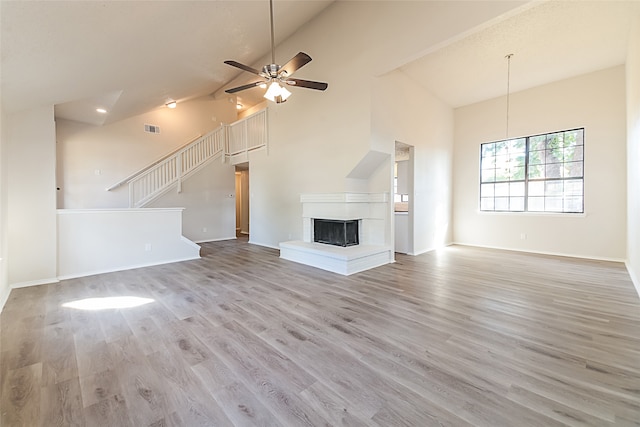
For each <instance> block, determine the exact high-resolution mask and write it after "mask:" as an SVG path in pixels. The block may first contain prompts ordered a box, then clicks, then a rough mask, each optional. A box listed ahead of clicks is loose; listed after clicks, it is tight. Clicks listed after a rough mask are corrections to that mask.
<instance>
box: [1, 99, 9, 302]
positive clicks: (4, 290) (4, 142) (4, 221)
mask: <svg viewBox="0 0 640 427" xmlns="http://www.w3.org/2000/svg"><path fill="white" fill-rule="evenodd" d="M6 130H7V126H6V118H5V115H4V111H3V109H2V104H1V103H0V311H2V308H3V307H4V304H5V302H7V298H9V293H10V292H11V287H10V286H9V274H8V273H9V272H8V269H7V230H8V213H7V212H8V210H7V197H8V188H7V176H8V174H7V166H8V161H7V151H8V148H9V143H8V138H7V136H6Z"/></svg>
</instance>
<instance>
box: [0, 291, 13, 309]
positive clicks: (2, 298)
mask: <svg viewBox="0 0 640 427" xmlns="http://www.w3.org/2000/svg"><path fill="white" fill-rule="evenodd" d="M5 289H6V291H5V292H3V295H0V313H2V309H3V308H4V305H5V304H6V303H7V300H8V299H9V295H10V294H11V288H10V287H7V288H5Z"/></svg>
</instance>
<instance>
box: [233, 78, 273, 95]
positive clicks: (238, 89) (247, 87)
mask: <svg viewBox="0 0 640 427" xmlns="http://www.w3.org/2000/svg"><path fill="white" fill-rule="evenodd" d="M261 84H266V82H265V81H264V80H261V81H258V82H253V83H249V84H246V85H242V86H238V87H234V88H231V89H227V90H225V92H226V93H236V92H240V91H241V90H245V89H251V88H252V87H256V86H260V85H261Z"/></svg>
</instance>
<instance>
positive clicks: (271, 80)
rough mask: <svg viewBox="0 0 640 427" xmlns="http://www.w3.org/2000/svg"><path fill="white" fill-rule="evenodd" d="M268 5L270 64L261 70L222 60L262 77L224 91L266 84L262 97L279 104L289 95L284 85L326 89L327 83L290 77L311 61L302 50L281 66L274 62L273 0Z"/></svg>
mask: <svg viewBox="0 0 640 427" xmlns="http://www.w3.org/2000/svg"><path fill="white" fill-rule="evenodd" d="M269 7H270V15H269V16H270V21H271V64H267V65H265V66H264V67H262V70H261V71H258V70H256V69H254V68H252V67H249V66H248V65H244V64H241V63H239V62H237V61H232V60H229V61H224V63H225V64H227V65H231V66H232V67H236V68H239V69H241V70H243V71H247V72H249V73H252V74H255V75H257V76H260V77H262V78H263V80H258V81H256V82H252V83H248V84H246V85H242V86H238V87H234V88H231V89H227V90H225V92H226V93H236V92H240V91H243V90H246V89H251V88H254V87H256V86H260V87H261V88H266V87H267V86H268V87H269V88H268V89H267V92H266V93H265V94H264V97H265V98H266V99H268V100H269V101H273V102H275V103H277V104H280V103H283V102H285V101H286V100H287V98H288V97H289V96H290V95H291V92H289V91H288V90H287V89H286V88H285V86H299V87H303V88H307V89H314V90H320V91H323V90H325V89H327V87H328V86H329V85H328V84H327V83H323V82H316V81H311V80H301V79H293V78H291V75H292V74H293V73H294V72H295V71H297V70H298V69H300V68H302V67H303V66H305V65H306V64H308V63H309V62H311V57H310V56H309V55H307V54H306V53H304V52H299V53H298V54H297V55H296V56H294V57H293V58H291V59H290V60H289V62H287V63H286V64H284V65H283V66H280V65H278V64H276V50H275V44H274V36H273V34H274V31H273V0H269Z"/></svg>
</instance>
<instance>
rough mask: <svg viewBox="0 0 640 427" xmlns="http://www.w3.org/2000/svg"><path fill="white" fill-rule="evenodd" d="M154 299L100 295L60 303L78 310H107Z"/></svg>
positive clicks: (131, 305)
mask: <svg viewBox="0 0 640 427" xmlns="http://www.w3.org/2000/svg"><path fill="white" fill-rule="evenodd" d="M154 301H155V300H153V299H151V298H141V297H132V296H123V297H102V298H85V299H80V300H76V301H71V302H67V303H64V304H62V306H63V307H68V308H75V309H78V310H107V309H117V308H132V307H138V306H141V305H144V304H149V303H150V302H154Z"/></svg>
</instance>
